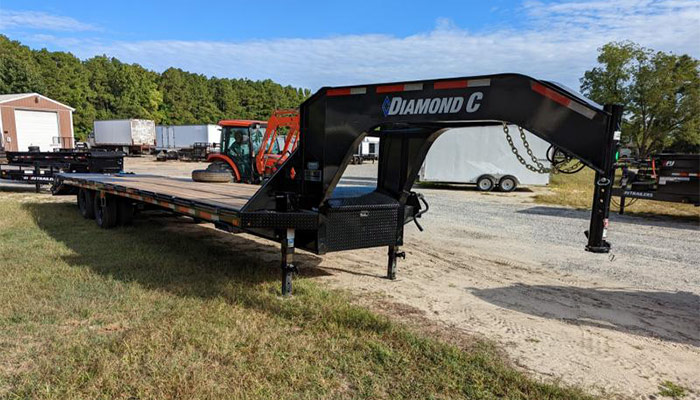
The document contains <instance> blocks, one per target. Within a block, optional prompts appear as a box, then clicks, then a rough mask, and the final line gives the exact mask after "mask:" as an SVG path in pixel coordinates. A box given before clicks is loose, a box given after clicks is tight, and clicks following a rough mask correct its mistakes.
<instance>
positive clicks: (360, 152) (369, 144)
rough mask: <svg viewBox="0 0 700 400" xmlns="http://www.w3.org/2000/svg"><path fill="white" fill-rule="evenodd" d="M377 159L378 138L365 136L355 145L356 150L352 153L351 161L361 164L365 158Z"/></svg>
mask: <svg viewBox="0 0 700 400" xmlns="http://www.w3.org/2000/svg"><path fill="white" fill-rule="evenodd" d="M378 159H379V138H378V137H370V136H367V137H365V138H364V139H362V142H360V144H359V145H358V146H357V151H356V152H355V154H353V156H352V159H351V163H352V164H362V162H363V161H366V160H372V161H375V160H378Z"/></svg>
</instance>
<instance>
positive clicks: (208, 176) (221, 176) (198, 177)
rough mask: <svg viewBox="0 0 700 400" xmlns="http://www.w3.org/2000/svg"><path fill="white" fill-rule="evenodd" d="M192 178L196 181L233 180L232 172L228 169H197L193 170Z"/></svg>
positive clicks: (223, 181)
mask: <svg viewBox="0 0 700 400" xmlns="http://www.w3.org/2000/svg"><path fill="white" fill-rule="evenodd" d="M192 180H193V181H195V182H220V183H226V182H231V174H230V173H229V172H227V171H223V170H219V171H214V170H207V169H196V170H194V171H192Z"/></svg>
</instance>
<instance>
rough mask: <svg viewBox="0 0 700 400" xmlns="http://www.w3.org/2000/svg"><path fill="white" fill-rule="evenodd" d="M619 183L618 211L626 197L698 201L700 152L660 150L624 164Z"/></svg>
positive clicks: (616, 192) (679, 201)
mask: <svg viewBox="0 0 700 400" xmlns="http://www.w3.org/2000/svg"><path fill="white" fill-rule="evenodd" d="M619 182H620V183H619V186H618V187H615V188H613V192H612V194H613V196H617V197H620V214H624V212H625V201H626V199H627V198H631V199H643V200H656V201H667V202H672V203H686V204H693V205H695V206H698V205H700V154H675V153H661V154H656V155H653V156H651V157H650V158H649V159H648V160H643V161H639V160H631V161H629V162H626V163H625V165H624V166H623V170H622V176H621V177H620V181H619Z"/></svg>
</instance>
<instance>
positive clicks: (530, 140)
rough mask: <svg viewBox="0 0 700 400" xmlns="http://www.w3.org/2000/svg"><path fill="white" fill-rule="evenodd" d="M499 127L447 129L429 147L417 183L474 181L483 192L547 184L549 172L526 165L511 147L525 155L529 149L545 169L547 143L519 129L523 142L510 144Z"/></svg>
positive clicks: (510, 128)
mask: <svg viewBox="0 0 700 400" xmlns="http://www.w3.org/2000/svg"><path fill="white" fill-rule="evenodd" d="M503 130H504V127H503V126H477V127H471V128H457V129H451V130H449V131H448V132H446V133H445V134H443V135H442V136H440V137H439V138H438V139H437V140H436V141H435V143H434V144H433V146H432V147H431V148H430V151H429V152H428V155H427V156H426V157H425V162H424V163H423V166H422V167H421V169H420V173H419V174H418V178H419V179H420V181H421V182H436V183H467V184H475V185H476V188H477V190H480V191H484V192H488V191H490V190H492V189H494V188H498V189H499V190H501V191H503V192H511V191H513V190H515V189H516V188H517V187H518V186H521V185H527V186H531V185H538V186H544V185H547V184H548V183H549V173H548V172H547V173H539V172H538V171H532V170H530V169H528V168H526V167H525V166H524V165H523V164H521V163H520V162H519V161H518V158H517V157H516V156H515V155H514V154H513V152H514V150H513V148H515V150H516V151H518V153H519V154H527V150H528V149H530V151H531V152H532V154H533V157H535V158H536V160H537V161H538V162H539V163H540V164H542V165H543V167H544V168H547V169H548V168H549V167H550V163H549V161H548V160H547V157H546V155H547V150H548V149H549V143H547V142H545V141H544V140H542V139H540V138H538V137H537V136H535V135H533V134H532V133H529V132H525V131H523V132H522V135H523V136H524V137H525V138H526V141H522V140H521V139H519V138H514V139H513V140H512V143H513V146H514V147H511V146H510V144H509V143H508V142H507V141H506V138H505V137H504V132H503ZM509 131H511V132H518V129H517V127H515V126H510V127H509ZM525 143H527V147H526V146H525ZM538 156H539V157H538Z"/></svg>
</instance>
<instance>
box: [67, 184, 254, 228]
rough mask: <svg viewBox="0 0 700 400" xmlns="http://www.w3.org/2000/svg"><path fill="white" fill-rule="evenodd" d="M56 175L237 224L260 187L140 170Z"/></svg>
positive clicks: (98, 188)
mask: <svg viewBox="0 0 700 400" xmlns="http://www.w3.org/2000/svg"><path fill="white" fill-rule="evenodd" d="M58 179H59V180H60V181H61V183H62V184H67V185H71V186H76V187H83V188H86V189H95V190H100V191H104V192H107V193H110V194H113V195H117V196H122V197H128V198H131V199H133V200H137V201H141V202H145V203H150V204H153V205H157V206H160V207H164V208H169V209H171V210H173V211H175V212H178V213H181V214H186V215H190V216H193V217H198V218H201V219H204V220H208V221H222V222H228V223H230V224H232V225H234V226H240V219H239V214H240V211H241V209H242V208H243V206H244V205H245V204H246V203H247V202H248V200H250V198H251V197H253V195H254V194H255V193H256V192H257V191H258V189H260V186H257V185H249V184H244V183H205V182H194V181H192V180H190V179H187V178H171V177H165V176H158V175H140V174H139V175H135V174H114V175H107V174H79V173H63V174H59V175H58Z"/></svg>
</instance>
